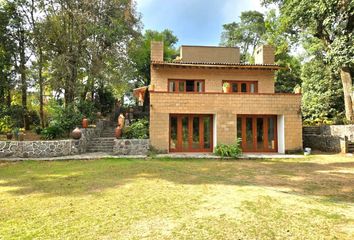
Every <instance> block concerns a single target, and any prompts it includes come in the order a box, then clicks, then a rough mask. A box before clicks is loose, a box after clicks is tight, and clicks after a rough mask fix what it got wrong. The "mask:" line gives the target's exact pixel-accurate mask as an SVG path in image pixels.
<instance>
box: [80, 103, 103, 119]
mask: <svg viewBox="0 0 354 240" xmlns="http://www.w3.org/2000/svg"><path fill="white" fill-rule="evenodd" d="M77 108H78V111H79V112H80V113H81V114H82V115H83V116H85V117H86V118H87V119H88V120H89V121H90V122H94V121H95V120H96V118H97V114H96V113H97V112H98V111H97V108H96V107H95V104H94V103H93V102H90V101H80V102H79V103H78V104H77Z"/></svg>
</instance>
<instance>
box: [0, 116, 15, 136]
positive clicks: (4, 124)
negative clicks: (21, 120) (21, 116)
mask: <svg viewBox="0 0 354 240" xmlns="http://www.w3.org/2000/svg"><path fill="white" fill-rule="evenodd" d="M12 126H13V122H12V120H11V118H10V117H9V116H4V117H1V118H0V133H3V134H5V133H8V132H10V131H11V128H12Z"/></svg>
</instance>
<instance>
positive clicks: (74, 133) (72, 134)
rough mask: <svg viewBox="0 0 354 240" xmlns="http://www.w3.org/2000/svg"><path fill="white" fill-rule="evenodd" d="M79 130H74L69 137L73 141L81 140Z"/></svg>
mask: <svg viewBox="0 0 354 240" xmlns="http://www.w3.org/2000/svg"><path fill="white" fill-rule="evenodd" d="M81 135H82V134H81V130H80V128H78V127H77V128H75V129H74V131H73V132H72V133H71V136H72V137H73V139H80V138H81Z"/></svg>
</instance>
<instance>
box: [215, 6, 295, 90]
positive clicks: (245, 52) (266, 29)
mask: <svg viewBox="0 0 354 240" xmlns="http://www.w3.org/2000/svg"><path fill="white" fill-rule="evenodd" d="M223 28H224V32H223V33H222V36H221V45H224V46H233V47H235V46H240V47H241V60H242V61H243V62H254V59H253V55H254V51H255V48H256V47H257V45H259V44H265V43H266V44H270V45H272V46H275V48H276V51H275V63H276V64H278V65H280V66H285V67H287V69H285V70H279V71H277V72H276V79H275V91H276V92H293V90H294V87H295V86H296V85H299V84H301V78H300V75H301V63H300V60H299V59H298V58H297V57H295V56H292V55H290V48H289V44H288V39H287V36H286V35H284V33H283V32H282V31H281V29H280V28H279V19H278V17H277V16H276V12H275V11H274V10H272V11H270V12H269V13H268V15H267V16H266V18H264V15H263V14H262V13H260V12H257V11H246V12H242V13H241V17H240V23H236V22H233V23H230V24H225V25H223Z"/></svg>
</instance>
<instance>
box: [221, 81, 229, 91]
mask: <svg viewBox="0 0 354 240" xmlns="http://www.w3.org/2000/svg"><path fill="white" fill-rule="evenodd" d="M222 90H223V92H224V93H229V92H231V86H230V83H228V82H225V83H224V84H223V85H222Z"/></svg>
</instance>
